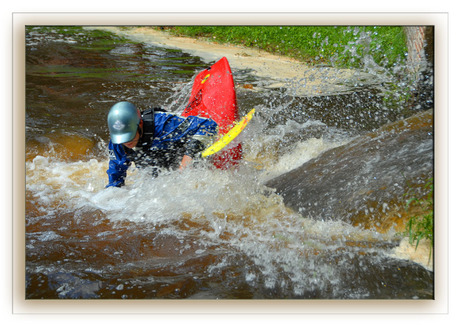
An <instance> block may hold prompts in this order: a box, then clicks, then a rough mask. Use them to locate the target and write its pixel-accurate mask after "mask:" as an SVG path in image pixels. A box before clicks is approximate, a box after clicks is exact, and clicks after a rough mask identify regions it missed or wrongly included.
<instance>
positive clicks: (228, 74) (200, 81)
mask: <svg viewBox="0 0 460 325" xmlns="http://www.w3.org/2000/svg"><path fill="white" fill-rule="evenodd" d="M190 115H193V116H200V117H205V118H211V119H213V120H214V121H216V123H217V124H218V125H219V134H226V133H227V132H228V131H229V130H230V129H231V128H232V126H233V125H234V123H235V122H237V121H238V120H239V118H240V116H239V114H238V105H237V103H236V93H235V84H234V82H233V75H232V71H231V69H230V65H229V64H228V61H227V58H225V57H223V58H222V59H220V60H219V61H217V62H216V63H215V64H214V65H212V66H211V67H210V68H207V69H206V70H203V71H201V72H200V73H199V74H198V75H197V76H196V78H195V81H194V83H193V87H192V94H191V96H190V100H189V102H188V104H187V106H186V107H185V110H184V112H183V113H182V116H190ZM241 156H242V146H241V143H238V144H236V145H233V146H232V145H229V146H228V148H224V149H223V150H222V151H220V152H219V153H217V154H215V155H213V156H212V159H213V162H214V165H215V166H216V167H217V168H221V169H225V168H228V167H231V166H235V165H237V164H238V163H239V161H240V159H241Z"/></svg>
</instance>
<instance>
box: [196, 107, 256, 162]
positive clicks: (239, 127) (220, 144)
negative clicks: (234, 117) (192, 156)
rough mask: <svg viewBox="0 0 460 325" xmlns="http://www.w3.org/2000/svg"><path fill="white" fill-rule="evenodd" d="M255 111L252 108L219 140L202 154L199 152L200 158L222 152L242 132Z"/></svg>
mask: <svg viewBox="0 0 460 325" xmlns="http://www.w3.org/2000/svg"><path fill="white" fill-rule="evenodd" d="M255 110H256V109H255V108H253V109H252V110H251V111H250V112H249V113H248V114H246V115H245V116H244V117H243V118H242V119H241V120H240V121H239V122H238V123H236V124H235V126H234V127H233V128H231V129H230V131H228V132H227V133H225V134H224V135H223V136H222V137H221V138H220V139H219V140H217V141H216V142H214V143H213V144H212V145H210V146H209V147H207V148H206V149H205V150H203V152H201V156H202V157H207V156H210V155H213V154H215V153H216V152H219V151H220V150H222V149H223V148H224V147H225V146H226V145H228V144H229V143H230V142H232V140H233V139H235V138H236V137H237V136H238V134H240V133H241V131H243V130H244V128H245V127H246V125H247V124H248V122H249V121H250V120H251V119H252V116H253V115H254V112H255Z"/></svg>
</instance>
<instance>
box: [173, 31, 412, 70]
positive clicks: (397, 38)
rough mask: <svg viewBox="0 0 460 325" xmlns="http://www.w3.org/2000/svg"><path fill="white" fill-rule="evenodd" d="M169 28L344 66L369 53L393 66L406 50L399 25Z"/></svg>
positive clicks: (181, 33) (354, 64)
mask: <svg viewBox="0 0 460 325" xmlns="http://www.w3.org/2000/svg"><path fill="white" fill-rule="evenodd" d="M169 31H170V32H171V33H173V34H175V35H179V36H189V37H198V38H206V39H208V40H213V41H216V42H220V43H231V44H237V45H243V46H248V47H254V48H258V49H261V50H265V51H268V52H271V53H277V54H281V55H286V56H289V57H293V58H296V59H299V60H301V61H305V62H308V63H310V64H327V65H331V64H335V65H338V66H341V67H361V66H363V65H364V64H365V63H364V60H365V59H367V58H368V55H371V57H372V58H373V60H374V61H375V62H376V63H377V64H378V65H379V66H393V65H395V64H397V63H398V62H399V61H400V60H403V59H404V57H405V55H406V51H407V48H406V43H405V35H404V31H403V28H402V27H400V26H175V27H171V28H169Z"/></svg>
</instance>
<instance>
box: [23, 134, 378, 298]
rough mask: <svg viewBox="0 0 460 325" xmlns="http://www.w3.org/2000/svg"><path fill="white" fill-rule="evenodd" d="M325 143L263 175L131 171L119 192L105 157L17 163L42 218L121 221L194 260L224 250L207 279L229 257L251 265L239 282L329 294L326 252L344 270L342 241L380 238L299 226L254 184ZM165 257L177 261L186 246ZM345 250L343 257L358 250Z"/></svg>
mask: <svg viewBox="0 0 460 325" xmlns="http://www.w3.org/2000/svg"><path fill="white" fill-rule="evenodd" d="M330 145H331V144H328V145H325V144H324V142H323V141H322V140H321V139H309V140H306V141H305V143H298V144H297V146H296V150H294V151H293V154H286V156H284V157H282V158H281V159H280V160H279V162H278V166H271V168H268V171H264V170H257V169H254V168H253V166H252V165H251V164H246V163H243V164H242V165H241V166H240V168H238V169H237V170H225V171H223V170H216V169H214V168H211V167H210V166H209V165H207V164H205V163H203V164H198V165H197V166H195V167H194V168H189V169H187V170H185V171H184V172H178V171H173V172H165V173H163V174H161V175H160V176H159V177H157V178H152V177H151V176H150V174H149V171H148V170H137V169H136V168H134V167H132V168H130V170H129V171H128V178H127V184H126V186H125V187H122V188H108V189H105V188H104V186H105V184H106V181H107V179H106V178H107V176H106V174H105V170H106V168H107V160H96V159H90V160H88V161H77V162H64V161H61V160H59V159H55V158H53V157H43V156H37V157H35V158H34V159H33V160H32V161H31V162H27V164H26V169H27V190H28V191H30V192H32V193H33V197H34V200H36V201H37V202H39V203H40V204H41V205H43V206H45V207H46V209H47V210H48V213H49V214H50V215H54V213H53V210H55V209H58V210H59V212H60V213H63V212H73V211H77V210H81V209H84V210H86V211H91V210H94V211H103V213H104V215H105V217H106V218H107V219H108V220H110V222H112V223H114V224H117V223H120V222H128V223H129V224H131V225H134V226H133V229H135V230H134V231H138V230H136V229H139V227H140V228H143V227H144V226H145V227H146V228H144V229H151V231H155V232H157V236H160V235H167V236H173V237H174V238H178V239H179V240H182V241H183V240H186V239H187V238H188V239H192V241H193V242H194V243H196V248H192V247H189V249H193V250H194V254H195V255H203V254H204V255H206V254H207V253H208V252H207V250H208V249H211V248H213V247H214V248H215V247H220V249H224V250H226V251H227V252H228V253H227V254H228V258H225V259H222V260H219V262H218V263H211V264H210V265H208V266H207V272H208V273H209V275H210V276H211V275H215V274H218V273H219V272H221V271H222V270H224V269H226V268H228V267H230V266H231V265H232V263H233V261H232V258H231V256H232V255H233V254H235V253H236V252H238V253H240V254H243V255H244V256H246V257H248V258H249V259H250V261H251V265H248V266H247V267H246V268H245V270H246V271H245V272H246V274H245V275H244V277H245V279H246V280H247V282H248V284H250V285H254V286H257V285H258V284H259V285H260V284H263V286H264V287H265V288H267V289H273V288H275V287H282V288H285V289H289V290H292V291H293V292H294V293H295V294H296V295H302V294H303V293H304V292H305V290H312V288H313V289H318V290H322V289H324V287H325V286H326V287H334V286H335V285H336V284H337V283H338V282H339V281H340V280H339V279H340V275H339V273H337V272H338V270H337V269H335V268H334V267H331V266H330V265H329V264H328V263H327V262H325V261H324V260H325V259H326V260H327V259H328V258H329V257H328V255H329V254H332V255H335V258H336V259H337V260H339V263H342V264H343V265H346V260H347V259H349V258H350V256H348V255H344V254H341V255H337V254H336V251H338V250H340V249H343V248H344V243H345V242H346V241H354V240H355V241H361V240H365V241H371V242H372V241H378V240H381V239H382V235H380V234H376V233H373V232H371V231H365V230H362V229H358V228H354V227H352V226H350V225H346V224H344V223H342V222H334V221H328V222H323V221H313V220H310V219H303V218H301V217H300V216H299V215H297V214H295V213H293V212H292V211H289V209H287V208H286V207H285V206H284V204H283V200H282V198H281V197H279V196H278V195H276V194H274V193H273V192H272V190H271V189H269V188H267V187H265V186H264V185H263V183H262V180H263V179H264V178H266V177H267V175H268V174H271V175H275V174H278V173H281V172H282V171H281V170H282V169H283V168H286V169H289V168H292V167H293V166H294V165H297V164H299V160H305V159H306V160H308V157H309V156H311V157H313V156H314V155H315V154H318V153H320V152H321V151H322V150H326V148H328V147H329V146H330ZM302 146H303V147H302ZM305 149H306V152H305V153H304V154H302V155H301V156H302V157H298V156H297V155H298V152H299V151H302V152H303V151H305ZM147 231H149V230H147ZM107 233H108V234H109V235H110V233H111V231H108V232H107V230H106V229H105V228H104V231H102V230H101V233H100V234H99V235H100V236H106V235H107ZM36 235H37V236H38V237H37V239H38V240H52V239H56V238H58V236H59V235H58V234H56V233H53V232H49V231H48V232H42V233H40V234H36ZM186 245H189V244H186ZM347 249H348V248H347ZM174 250H175V251H176V252H177V253H178V254H179V255H180V254H181V253H183V252H184V250H187V247H186V246H182V245H181V246H178V247H175V248H174ZM348 250H349V254H351V256H354V255H355V254H356V252H357V251H358V250H354V249H351V250H350V249H348ZM343 267H345V266H343Z"/></svg>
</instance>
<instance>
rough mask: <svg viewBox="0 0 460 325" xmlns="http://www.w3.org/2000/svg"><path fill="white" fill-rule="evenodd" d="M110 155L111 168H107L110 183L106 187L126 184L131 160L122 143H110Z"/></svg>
mask: <svg viewBox="0 0 460 325" xmlns="http://www.w3.org/2000/svg"><path fill="white" fill-rule="evenodd" d="M109 156H110V161H109V168H108V169H107V175H108V177H109V183H108V184H107V185H106V188H108V187H121V186H123V185H125V178H126V171H127V170H128V168H129V165H130V164H131V162H130V161H129V159H128V158H127V157H126V153H125V151H124V150H123V147H122V145H120V144H112V142H110V143H109Z"/></svg>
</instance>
